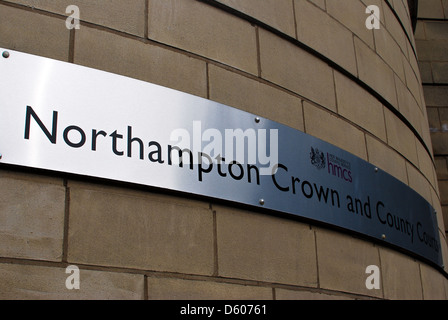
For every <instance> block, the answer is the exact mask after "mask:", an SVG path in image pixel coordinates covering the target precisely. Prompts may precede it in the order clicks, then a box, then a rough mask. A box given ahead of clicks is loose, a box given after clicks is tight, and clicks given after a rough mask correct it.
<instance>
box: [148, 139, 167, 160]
mask: <svg viewBox="0 0 448 320" xmlns="http://www.w3.org/2000/svg"><path fill="white" fill-rule="evenodd" d="M152 146H155V147H156V148H157V150H156V151H151V152H150V153H148V159H149V161H151V162H158V163H165V161H163V158H162V146H161V145H160V143H158V142H157V141H151V142H149V143H148V147H152ZM154 155H157V157H156V158H154Z"/></svg>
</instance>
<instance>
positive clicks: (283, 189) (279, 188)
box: [272, 163, 289, 192]
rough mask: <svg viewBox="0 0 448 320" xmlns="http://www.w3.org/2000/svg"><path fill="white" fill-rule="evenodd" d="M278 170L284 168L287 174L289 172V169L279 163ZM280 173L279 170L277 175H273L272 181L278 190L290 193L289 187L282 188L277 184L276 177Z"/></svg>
mask: <svg viewBox="0 0 448 320" xmlns="http://www.w3.org/2000/svg"><path fill="white" fill-rule="evenodd" d="M276 167H277V168H282V169H283V170H285V171H286V172H287V171H288V168H287V167H286V166H284V165H283V164H281V163H279V164H277V166H276ZM277 173H278V170H277V172H276V173H275V174H273V175H272V181H273V182H274V185H275V186H276V187H277V189H278V190H280V191H283V192H286V191H289V187H282V186H280V185H279V184H278V183H277V179H276V175H277Z"/></svg>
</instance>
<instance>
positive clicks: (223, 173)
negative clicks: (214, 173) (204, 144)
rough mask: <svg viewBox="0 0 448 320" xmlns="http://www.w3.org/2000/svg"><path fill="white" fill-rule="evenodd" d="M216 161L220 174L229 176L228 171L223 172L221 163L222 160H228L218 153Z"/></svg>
mask: <svg viewBox="0 0 448 320" xmlns="http://www.w3.org/2000/svg"><path fill="white" fill-rule="evenodd" d="M215 159H216V161H218V174H219V175H220V176H221V177H225V176H227V173H225V172H222V170H221V165H222V162H221V161H224V162H225V161H226V159H225V158H223V157H221V155H219V154H218V155H217V156H216V158H215Z"/></svg>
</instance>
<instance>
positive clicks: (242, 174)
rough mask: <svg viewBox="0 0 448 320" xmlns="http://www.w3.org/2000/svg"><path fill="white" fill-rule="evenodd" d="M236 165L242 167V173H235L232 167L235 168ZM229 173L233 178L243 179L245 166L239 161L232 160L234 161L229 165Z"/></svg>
mask: <svg viewBox="0 0 448 320" xmlns="http://www.w3.org/2000/svg"><path fill="white" fill-rule="evenodd" d="M234 165H237V166H238V168H239V169H240V174H239V175H235V174H234V173H233V170H232V168H233V166H234ZM229 173H230V176H231V177H232V178H233V179H235V180H241V179H242V178H243V177H244V169H243V166H242V165H241V164H240V163H239V162H238V161H232V162H231V163H230V165H229Z"/></svg>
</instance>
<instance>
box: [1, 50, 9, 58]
mask: <svg viewBox="0 0 448 320" xmlns="http://www.w3.org/2000/svg"><path fill="white" fill-rule="evenodd" d="M2 56H3V58H6V59H8V58H9V52H8V51H3V53H2Z"/></svg>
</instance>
